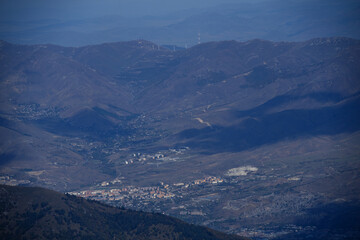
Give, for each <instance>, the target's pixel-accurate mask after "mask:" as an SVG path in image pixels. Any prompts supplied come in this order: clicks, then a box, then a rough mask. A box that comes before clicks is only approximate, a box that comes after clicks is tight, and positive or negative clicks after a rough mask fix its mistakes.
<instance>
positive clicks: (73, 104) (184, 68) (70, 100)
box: [0, 37, 360, 239]
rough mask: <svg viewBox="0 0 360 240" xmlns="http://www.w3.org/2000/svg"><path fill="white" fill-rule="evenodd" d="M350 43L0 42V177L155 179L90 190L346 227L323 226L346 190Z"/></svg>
mask: <svg viewBox="0 0 360 240" xmlns="http://www.w3.org/2000/svg"><path fill="white" fill-rule="evenodd" d="M359 53H360V41H359V40H356V39H351V38H343V37H331V38H316V39H311V40H308V41H304V42H271V41H266V40H251V41H246V42H239V41H220V42H207V43H203V44H198V45H195V46H193V47H191V48H188V49H175V51H174V50H173V49H169V48H166V47H161V46H158V45H157V44H155V43H152V42H149V41H145V40H137V41H128V42H117V43H104V44H100V45H89V46H84V47H61V46H56V45H50V44H45V45H44V44H41V45H18V44H11V43H9V42H6V41H1V42H0V68H1V69H0V70H1V71H0V85H1V86H0V91H1V94H0V135H1V145H0V146H1V147H0V159H1V161H0V174H1V179H0V180H1V183H6V184H10V185H30V186H34V185H36V186H42V187H46V188H50V189H54V190H58V191H63V192H73V193H74V194H77V195H79V194H82V193H81V192H82V191H85V192H86V191H95V190H99V189H101V190H104V191H105V190H106V189H107V188H110V189H109V191H110V190H111V188H114V189H115V188H116V189H125V188H126V189H133V188H135V189H136V191H138V192H142V193H144V192H146V191H148V190H144V189H143V187H155V186H158V189H160V190H156V191H158V193H157V194H158V195H156V196H157V197H154V198H150V197H149V199H147V198H146V199H147V200H146V201H141V200H140V201H139V200H138V198H145V197H144V196H143V195H141V194H142V193H141V194H140V193H139V194H138V193H137V195H136V196H133V195H131V194H133V193H132V192H131V191H128V190H126V191H125V190H124V191H123V190H121V191H123V192H126V194H128V195H126V196H123V195H121V196H122V197H123V198H121V199H120V198H119V199H118V200H111V199H113V198H109V197H106V198H104V199H102V200H104V201H105V202H107V203H110V204H113V205H117V206H125V207H129V208H133V209H136V210H144V211H158V212H164V213H166V214H168V215H172V216H176V217H180V218H182V219H183V220H186V221H188V222H192V223H197V224H202V225H205V226H208V227H212V228H215V229H218V230H222V231H226V232H228V233H238V234H242V235H244V236H252V235H251V234H250V233H251V232H253V230H254V229H256V231H257V234H258V235H256V236H260V237H261V236H265V235H266V234H268V233H267V231H270V230H269V229H271V231H274V232H275V233H276V234H280V233H281V232H282V233H283V234H284V235H286V234H288V236H293V235H292V234H295V235H296V234H300V233H301V234H303V233H304V234H305V233H306V234H309V231H310V232H311V231H314V232H316V233H318V234H319V235H317V236H318V239H331V237H332V236H335V235H336V234H338V235H345V236H348V237H349V236H351V234H350V232H355V235H354V236H355V238H356V236H359V235H356V234H358V228H357V227H356V226H355V227H354V226H353V225H351V224H350V225H346V226H341V227H339V228H334V229H333V233H332V234H330V233H329V231H330V230H329V229H331V228H333V225H331V224H334V225H336V224H338V222H337V221H338V220H339V219H343V218H344V216H343V215H341V212H343V211H345V210H343V209H350V210H346V211H345V212H350V213H351V212H353V213H354V214H355V213H356V212H357V211H358V210H357V209H358V208H357V206H358V201H359V200H360V199H359V196H360V194H359V190H360V189H359V188H358V186H359V180H360V175H359V171H358V169H359V167H360V166H359V161H358V156H359V148H358V146H359V139H360V138H359V137H360V135H359V130H360V125H359V120H360V112H359V108H358V106H359V96H360V95H359V91H360V84H359V76H360V72H359V67H358V66H359V65H360V58H359V56H360V54H359ZM209 179H210V180H209ZM199 183H201V184H199ZM119 184H120V185H119ZM202 184H203V185H202ZM166 186H167V187H166ZM186 186H187V187H186ZM139 189H140V190H139ZM145 189H146V188H145ZM134 191H135V190H134ZM134 191H133V192H134ZM105 192H106V191H105ZM149 192H150V190H149ZM122 194H123V193H122ZM149 194H150V193H149ZM151 194H152V196H155V195H153V193H151ZM139 196H140V197H139ZM149 196H150V195H149ZM160 196H161V197H160ZM164 196H166V197H164ZM97 197H99V196H97ZM97 197H96V198H97ZM160 198H161V199H160ZM114 199H115V198H114ZM100 200H101V199H100ZM143 203H146V204H143ZM180 206H181V207H180ZM326 206H331V207H330V208H326ZM328 209H332V210H331V211H333V212H331V211H330V212H329V211H328ZM339 214H340V215H339ZM315 215H316V216H317V217H316V218H314V216H315ZM329 216H340V217H339V218H336V219H334V221H332V222H331V224H330V223H329V224H330V225H329V224H327V222H326V219H329ZM351 216H353V215H351V214H350V215H349V218H351ZM285 225H286V226H287V228H286V229H284V228H281V229H280V227H279V226H285ZM289 226H290V227H289ZM292 226H299V229H298V228H294V227H292ZM306 226H311V227H312V228H311V229H309V228H306ZM244 228H246V229H248V230H247V231H245V230H244ZM259 229H260V230H259ZM279 229H280V230H279ZM289 229H290V230H289ZM328 230H329V231H328ZM274 232H271V234H275V233H274ZM320 233H321V234H320ZM271 234H270V235H271ZM276 234H275V235H272V237H279V236H280V235H276ZM266 236H267V237H268V236H269V235H266ZM281 236H282V235H281ZM300 236H304V235H300ZM355 238H354V239H355ZM314 239H315V238H314Z"/></svg>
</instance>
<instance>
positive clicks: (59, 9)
mask: <svg viewBox="0 0 360 240" xmlns="http://www.w3.org/2000/svg"><path fill="white" fill-rule="evenodd" d="M254 1H259V0H181V1H179V0H61V1H60V0H59V1H57V0H0V18H1V19H2V20H36V19H44V18H57V19H61V20H68V19H82V18H91V17H96V16H104V15H122V16H139V15H140V16H141V15H157V14H166V13H168V12H172V11H176V10H183V9H190V8H206V7H211V6H216V5H218V4H226V3H239V2H254Z"/></svg>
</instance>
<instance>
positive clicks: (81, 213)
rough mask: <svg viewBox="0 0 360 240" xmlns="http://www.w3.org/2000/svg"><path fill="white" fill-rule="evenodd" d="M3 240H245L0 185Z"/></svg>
mask: <svg viewBox="0 0 360 240" xmlns="http://www.w3.org/2000/svg"><path fill="white" fill-rule="evenodd" d="M0 195H1V198H0V199H1V200H0V201H1V202H0V203H1V205H0V207H1V217H0V226H1V230H0V236H1V238H2V239H19V238H21V239H55V238H56V239H69V238H72V239H189V240H190V239H213V240H217V239H219V240H220V239H234V240H235V239H245V238H241V237H237V236H235V235H226V234H223V233H220V232H217V231H214V230H211V229H207V228H204V227H199V226H194V225H190V224H187V223H185V222H183V221H180V220H177V219H175V218H172V217H167V216H164V215H161V214H156V213H145V212H136V211H131V210H125V209H120V208H114V207H110V206H107V205H104V204H101V203H99V202H96V201H89V200H84V199H82V198H79V197H74V196H71V195H64V194H61V193H57V192H54V191H50V190H46V189H42V188H24V187H11V186H4V185H1V186H0Z"/></svg>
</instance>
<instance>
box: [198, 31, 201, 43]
mask: <svg viewBox="0 0 360 240" xmlns="http://www.w3.org/2000/svg"><path fill="white" fill-rule="evenodd" d="M200 43H201V41H200V33H198V44H200Z"/></svg>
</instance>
